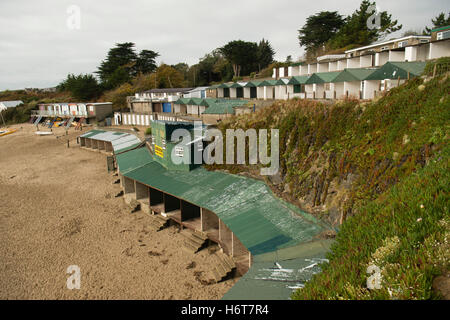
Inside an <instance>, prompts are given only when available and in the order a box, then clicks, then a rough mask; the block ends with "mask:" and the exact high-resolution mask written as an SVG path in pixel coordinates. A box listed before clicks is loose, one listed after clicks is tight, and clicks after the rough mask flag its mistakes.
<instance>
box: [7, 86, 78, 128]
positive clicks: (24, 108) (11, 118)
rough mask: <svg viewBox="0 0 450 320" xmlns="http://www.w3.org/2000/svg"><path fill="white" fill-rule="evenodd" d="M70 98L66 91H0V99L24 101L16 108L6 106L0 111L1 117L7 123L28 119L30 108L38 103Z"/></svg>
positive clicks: (33, 107)
mask: <svg viewBox="0 0 450 320" xmlns="http://www.w3.org/2000/svg"><path fill="white" fill-rule="evenodd" d="M72 99H73V98H72V96H71V95H70V93H68V92H40V91H30V92H27V91H25V90H14V91H9V90H6V91H2V92H0V101H11V100H22V101H23V103H24V104H23V105H21V106H17V107H16V108H8V109H7V110H4V111H2V115H3V118H4V119H5V122H6V124H8V125H9V124H14V123H22V122H26V121H28V120H29V119H30V116H31V110H33V109H35V108H36V106H37V104H38V103H52V102H61V101H71V100H72ZM0 125H3V121H1V122H0Z"/></svg>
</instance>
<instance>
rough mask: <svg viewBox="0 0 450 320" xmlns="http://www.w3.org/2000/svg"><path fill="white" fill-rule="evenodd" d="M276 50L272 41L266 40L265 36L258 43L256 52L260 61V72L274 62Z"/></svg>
mask: <svg viewBox="0 0 450 320" xmlns="http://www.w3.org/2000/svg"><path fill="white" fill-rule="evenodd" d="M274 55H275V51H274V50H273V48H272V46H271V45H270V42H269V41H268V40H264V38H263V39H262V40H261V41H260V42H259V44H258V50H257V53H256V59H257V61H258V72H261V70H262V69H264V68H265V67H267V66H268V65H269V64H271V63H272V62H273V57H274Z"/></svg>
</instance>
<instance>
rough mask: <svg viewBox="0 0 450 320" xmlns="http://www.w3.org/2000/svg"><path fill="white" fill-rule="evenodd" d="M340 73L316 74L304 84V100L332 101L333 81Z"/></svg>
mask: <svg viewBox="0 0 450 320" xmlns="http://www.w3.org/2000/svg"><path fill="white" fill-rule="evenodd" d="M339 73H340V71H332V72H316V73H313V74H312V75H311V76H310V77H309V78H308V79H307V80H306V82H305V94H306V98H312V99H332V98H333V97H334V84H333V80H334V79H335V78H336V77H337V75H338V74H339Z"/></svg>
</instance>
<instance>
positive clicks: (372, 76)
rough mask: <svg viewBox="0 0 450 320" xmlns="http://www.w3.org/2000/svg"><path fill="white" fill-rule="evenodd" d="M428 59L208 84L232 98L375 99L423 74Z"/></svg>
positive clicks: (221, 93) (220, 96)
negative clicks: (425, 60) (288, 76)
mask: <svg viewBox="0 0 450 320" xmlns="http://www.w3.org/2000/svg"><path fill="white" fill-rule="evenodd" d="M425 65H426V63H425V62H420V61H419V62H386V63H385V64H384V65H383V66H382V67H381V68H374V67H373V68H346V69H344V70H342V71H330V72H314V73H312V74H310V75H301V76H293V77H290V78H281V79H267V80H251V81H248V82H232V83H222V84H219V85H215V86H212V87H209V90H212V91H215V92H216V95H217V97H218V98H231V99H239V98H244V99H264V100H272V99H280V100H287V99H292V98H301V99H305V98H308V99H342V98H346V97H354V98H357V99H373V98H375V97H376V96H377V95H380V94H381V92H383V91H385V90H390V89H391V88H393V87H396V86H398V85H400V84H402V83H404V82H405V81H407V80H408V79H411V78H413V77H417V76H420V75H421V74H422V72H423V70H424V68H425Z"/></svg>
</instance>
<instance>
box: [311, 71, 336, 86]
mask: <svg viewBox="0 0 450 320" xmlns="http://www.w3.org/2000/svg"><path fill="white" fill-rule="evenodd" d="M339 73H340V71H331V72H316V73H313V74H312V75H311V76H310V77H309V78H308V80H306V82H305V83H306V84H312V83H326V82H333V80H334V78H336V76H337V75H338V74H339Z"/></svg>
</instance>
